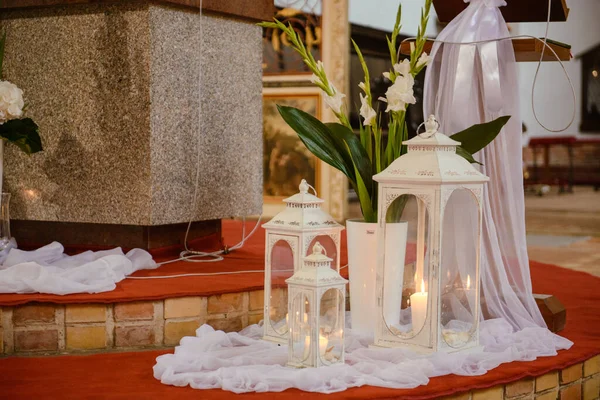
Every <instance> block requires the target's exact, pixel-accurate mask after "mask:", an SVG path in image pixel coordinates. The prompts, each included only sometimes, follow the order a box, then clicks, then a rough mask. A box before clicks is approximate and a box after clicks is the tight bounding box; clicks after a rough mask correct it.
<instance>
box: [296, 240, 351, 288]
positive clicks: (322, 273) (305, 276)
mask: <svg viewBox="0 0 600 400" xmlns="http://www.w3.org/2000/svg"><path fill="white" fill-rule="evenodd" d="M332 261H333V259H331V258H329V257H327V255H326V254H325V248H324V247H323V246H322V245H321V243H319V242H316V243H315V245H314V246H313V252H312V254H310V255H309V256H306V257H304V262H303V265H302V267H301V268H300V269H299V270H298V271H296V272H295V273H294V275H293V276H292V277H291V278H288V279H286V280H285V282H286V283H288V284H290V283H292V284H297V285H307V284H308V285H319V286H327V285H340V284H342V285H343V284H346V283H348V280H347V279H344V278H343V277H342V276H341V275H340V274H339V273H338V272H337V271H336V270H335V269H333V268H331V262H332Z"/></svg>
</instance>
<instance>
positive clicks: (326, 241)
mask: <svg viewBox="0 0 600 400" xmlns="http://www.w3.org/2000/svg"><path fill="white" fill-rule="evenodd" d="M317 242H319V243H321V246H323V247H324V248H325V255H326V256H327V257H329V258H331V259H333V261H332V262H331V268H333V269H335V270H337V265H338V264H337V246H336V245H335V241H334V240H333V239H332V238H331V236H329V235H318V236H315V237H314V238H313V239H312V240H311V241H310V243H309V245H308V247H307V248H306V254H305V256H309V255H311V254H312V249H313V247H314V245H315V243H317Z"/></svg>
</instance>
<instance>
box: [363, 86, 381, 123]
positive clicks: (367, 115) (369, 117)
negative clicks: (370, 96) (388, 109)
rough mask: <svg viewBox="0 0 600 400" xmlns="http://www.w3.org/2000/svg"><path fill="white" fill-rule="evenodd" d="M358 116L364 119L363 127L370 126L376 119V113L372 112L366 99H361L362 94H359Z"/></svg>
mask: <svg viewBox="0 0 600 400" xmlns="http://www.w3.org/2000/svg"><path fill="white" fill-rule="evenodd" d="M360 115H361V116H362V117H363V118H364V119H365V121H364V122H363V125H364V126H367V125H371V124H372V123H373V121H375V118H376V117H377V113H376V112H375V110H373V107H371V106H369V104H368V103H367V98H366V97H363V95H362V93H360Z"/></svg>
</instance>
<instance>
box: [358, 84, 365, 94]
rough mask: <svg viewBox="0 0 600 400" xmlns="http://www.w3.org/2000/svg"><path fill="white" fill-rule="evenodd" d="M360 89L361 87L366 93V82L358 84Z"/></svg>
mask: <svg viewBox="0 0 600 400" xmlns="http://www.w3.org/2000/svg"><path fill="white" fill-rule="evenodd" d="M358 87H359V88H361V89H362V91H363V92H366V91H367V87H366V86H365V83H364V82H361V83H359V84H358Z"/></svg>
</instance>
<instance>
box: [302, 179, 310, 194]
mask: <svg viewBox="0 0 600 400" xmlns="http://www.w3.org/2000/svg"><path fill="white" fill-rule="evenodd" d="M309 188H310V186H309V184H308V182H306V179H302V182H300V193H303V194H306V193H308V189H309Z"/></svg>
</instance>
